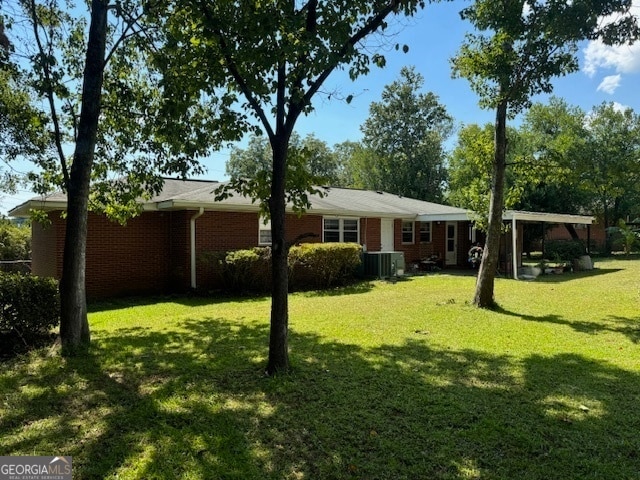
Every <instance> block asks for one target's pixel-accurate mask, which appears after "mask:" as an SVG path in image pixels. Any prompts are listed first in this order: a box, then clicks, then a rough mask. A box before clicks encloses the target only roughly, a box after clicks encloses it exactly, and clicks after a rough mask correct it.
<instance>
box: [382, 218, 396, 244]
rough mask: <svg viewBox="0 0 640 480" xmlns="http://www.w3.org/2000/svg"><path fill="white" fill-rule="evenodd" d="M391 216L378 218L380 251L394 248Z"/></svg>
mask: <svg viewBox="0 0 640 480" xmlns="http://www.w3.org/2000/svg"><path fill="white" fill-rule="evenodd" d="M393 225H394V220H393V218H381V219H380V251H381V252H393V251H394V250H395V235H394V231H393Z"/></svg>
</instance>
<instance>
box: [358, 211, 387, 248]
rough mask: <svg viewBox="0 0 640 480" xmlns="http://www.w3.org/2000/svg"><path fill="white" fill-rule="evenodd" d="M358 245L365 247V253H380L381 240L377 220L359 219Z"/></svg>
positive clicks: (378, 220) (378, 221)
mask: <svg viewBox="0 0 640 480" xmlns="http://www.w3.org/2000/svg"><path fill="white" fill-rule="evenodd" d="M360 243H361V244H362V245H366V246H367V251H371V252H379V251H380V249H381V248H382V239H381V234H380V219H379V218H361V219H360Z"/></svg>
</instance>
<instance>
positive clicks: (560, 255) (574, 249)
mask: <svg viewBox="0 0 640 480" xmlns="http://www.w3.org/2000/svg"><path fill="white" fill-rule="evenodd" d="M585 252H586V250H585V246H584V244H583V243H582V242H581V241H579V240H554V241H549V242H547V243H545V246H544V256H545V258H547V259H549V260H553V261H558V262H570V261H572V260H573V259H574V258H579V257H580V256H582V255H584V254H585Z"/></svg>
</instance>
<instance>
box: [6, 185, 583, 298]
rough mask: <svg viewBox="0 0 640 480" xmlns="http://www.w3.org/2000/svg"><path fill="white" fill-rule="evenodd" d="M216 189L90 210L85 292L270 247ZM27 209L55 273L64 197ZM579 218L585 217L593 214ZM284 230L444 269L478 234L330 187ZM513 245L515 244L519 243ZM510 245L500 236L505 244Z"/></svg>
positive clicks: (177, 273) (206, 278)
mask: <svg viewBox="0 0 640 480" xmlns="http://www.w3.org/2000/svg"><path fill="white" fill-rule="evenodd" d="M218 186H220V183H218V182H214V181H203V180H186V181H184V180H176V179H166V180H165V185H164V188H163V191H162V192H161V193H160V194H159V195H157V196H156V197H154V198H152V199H151V200H149V201H147V202H145V203H144V204H143V212H142V213H141V214H140V215H139V216H137V217H135V218H133V219H131V220H129V222H128V223H127V225H126V226H121V225H119V224H117V223H113V222H110V221H109V220H107V218H106V217H105V216H103V215H98V214H94V213H90V214H89V222H88V237H87V259H86V260H87V270H86V285H87V296H88V297H90V298H105V297H111V296H118V295H130V294H148V293H159V292H177V291H185V290H188V289H189V288H203V289H211V288H216V287H218V286H219V285H217V284H216V282H218V281H219V279H218V277H217V276H216V275H215V274H214V270H215V269H214V268H213V265H212V261H213V260H212V255H210V254H215V253H220V252H225V251H229V250H234V249H243V248H250V247H255V246H260V245H268V244H269V243H270V239H271V232H270V226H269V224H268V223H267V224H266V225H265V224H264V222H263V220H262V219H261V218H260V215H259V207H258V205H257V204H255V203H252V202H251V200H250V199H249V198H245V197H242V196H233V197H230V198H228V199H226V200H223V201H215V193H214V190H215V189H216V188H217V187H218ZM31 209H38V210H43V211H45V212H47V214H48V216H49V219H50V220H51V224H50V225H49V226H46V227H44V226H42V225H41V224H39V223H37V222H34V224H33V227H32V228H33V230H32V271H33V273H34V274H36V275H41V276H52V277H55V278H60V275H61V272H62V252H63V245H64V236H65V221H64V219H63V218H62V217H61V215H60V213H61V212H63V211H64V210H65V209H66V196H65V195H63V194H53V195H49V196H46V197H37V198H34V199H32V200H29V201H27V202H25V203H23V204H22V205H19V206H18V207H16V208H14V209H13V210H12V211H11V212H9V214H10V215H12V216H16V217H24V216H28V215H29V211H30V210H31ZM507 213H509V212H507ZM512 213H513V212H512ZM518 213H519V214H521V213H522V212H518ZM532 215H533V214H532ZM565 217H568V216H565ZM581 218H582V219H589V223H591V220H592V219H591V217H581ZM505 219H506V220H510V221H513V222H515V221H516V220H512V219H511V218H508V217H507V216H505ZM523 219H524V220H526V218H523ZM571 219H574V217H573V216H571ZM565 220H568V219H567V218H562V219H561V220H560V221H565ZM572 223H573V222H572ZM579 223H587V220H583V221H580V222H579ZM519 228H521V227H517V229H519ZM286 232H287V233H286V236H287V240H289V241H292V240H294V239H296V238H298V237H299V236H301V235H305V234H313V235H314V236H313V237H307V238H305V240H304V241H305V242H356V243H359V244H361V245H362V246H363V249H364V250H366V251H401V252H404V255H405V261H406V263H407V264H408V265H411V264H412V263H415V262H419V261H420V260H423V259H427V258H430V257H437V258H439V259H440V263H441V264H442V266H443V267H444V268H448V267H449V268H450V267H466V266H467V260H468V258H467V252H468V250H469V248H470V246H471V245H472V243H473V242H475V241H476V232H475V229H474V228H473V227H472V222H471V221H470V220H469V212H468V211H467V210H464V209H461V208H456V207H451V206H447V205H440V204H436V203H430V202H424V201H420V200H414V199H410V198H403V197H401V196H398V195H393V194H389V193H385V192H373V191H365V190H354V189H344V188H333V187H331V188H329V189H327V190H326V195H325V196H323V197H319V196H313V197H312V198H311V208H310V209H309V210H308V211H307V212H306V213H305V214H304V215H302V216H300V217H298V216H297V215H296V214H294V213H293V212H292V211H291V212H289V213H288V214H287V231H286ZM516 238H521V235H519V236H518V237H516ZM512 243H513V244H514V245H516V249H518V247H517V245H518V242H517V241H516V242H512ZM508 246H509V243H508V242H506V243H505V248H506V250H508V248H507V247H508ZM506 250H505V252H506ZM518 257H519V256H518ZM505 258H506V257H505ZM506 263H507V261H506V260H505V266H508V265H506Z"/></svg>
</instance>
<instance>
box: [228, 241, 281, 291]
mask: <svg viewBox="0 0 640 480" xmlns="http://www.w3.org/2000/svg"><path fill="white" fill-rule="evenodd" d="M221 262H222V264H221V271H222V278H223V281H224V284H225V287H226V288H228V289H230V290H232V291H234V292H243V291H254V292H264V291H269V290H270V286H271V276H270V272H271V268H270V266H271V248H269V247H255V248H251V249H249V250H233V251H231V252H228V253H227V254H226V255H225V257H224V259H223V260H221Z"/></svg>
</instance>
